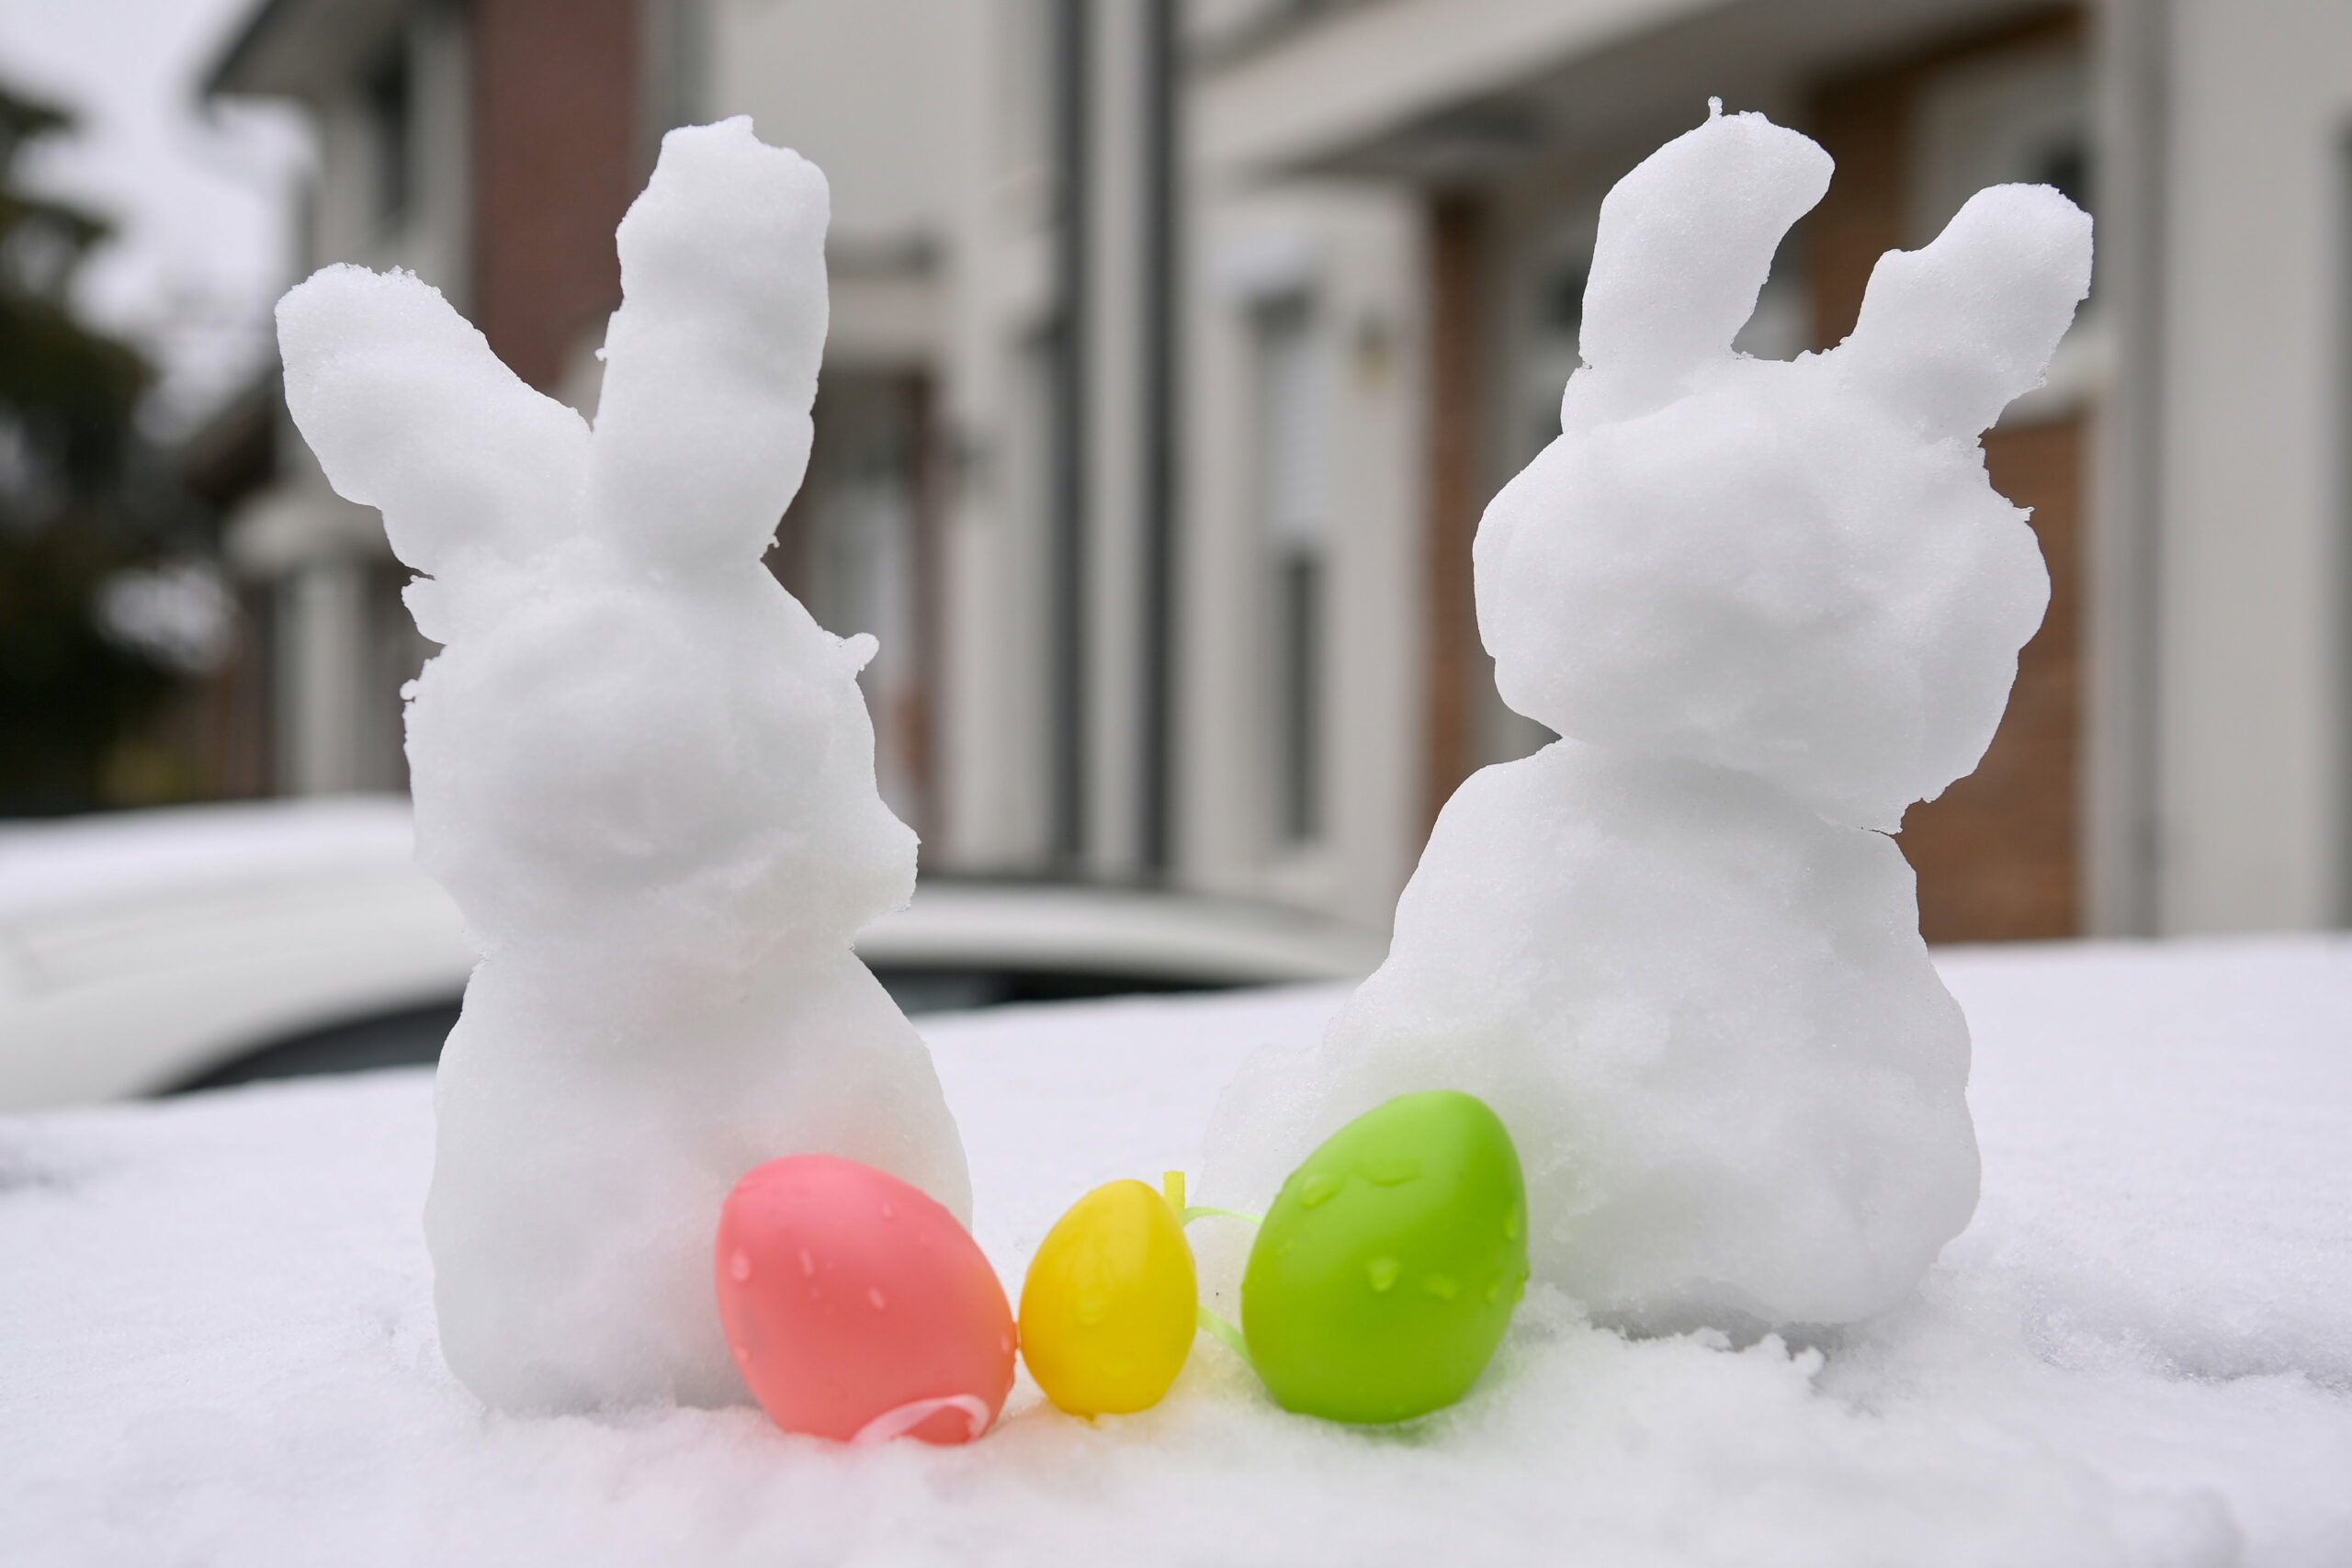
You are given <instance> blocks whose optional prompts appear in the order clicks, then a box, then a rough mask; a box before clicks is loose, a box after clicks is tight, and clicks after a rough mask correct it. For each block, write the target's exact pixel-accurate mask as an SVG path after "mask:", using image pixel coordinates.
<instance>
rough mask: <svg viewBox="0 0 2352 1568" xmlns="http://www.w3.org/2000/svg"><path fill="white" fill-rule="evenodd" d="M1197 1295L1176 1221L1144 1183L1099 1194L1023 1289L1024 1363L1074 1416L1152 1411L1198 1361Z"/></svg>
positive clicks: (1061, 1228) (1051, 1242)
mask: <svg viewBox="0 0 2352 1568" xmlns="http://www.w3.org/2000/svg"><path fill="white" fill-rule="evenodd" d="M1199 1312H1200V1286H1199V1280H1198V1278H1197V1276H1196V1275H1195V1273H1194V1270H1193V1249H1192V1247H1191V1245H1190V1244H1189V1243H1187V1242H1186V1241H1185V1239H1184V1231H1183V1227H1182V1225H1181V1224H1178V1223H1177V1218H1176V1213H1175V1211H1174V1210H1173V1209H1171V1208H1170V1207H1169V1205H1168V1201H1167V1200H1166V1199H1165V1198H1163V1197H1161V1196H1160V1194H1159V1193H1158V1192H1156V1191H1154V1190H1152V1189H1151V1188H1149V1187H1148V1186H1146V1185H1144V1183H1142V1182H1140V1181H1114V1182H1111V1183H1110V1184H1109V1185H1107V1186H1103V1187H1098V1188H1096V1189H1095V1190H1093V1191H1091V1192H1090V1193H1088V1194H1087V1195H1086V1196H1085V1197H1083V1198H1081V1199H1080V1200H1079V1201H1077V1202H1076V1203H1075V1204H1073V1205H1071V1207H1070V1211H1069V1213H1066V1214H1064V1215H1063V1216H1062V1217H1061V1218H1060V1219H1059V1220H1058V1221H1057V1222H1055V1224H1054V1228H1053V1229H1052V1230H1051V1231H1048V1232H1047V1233H1046V1239H1045V1241H1044V1242H1043V1243H1042V1244H1041V1245H1040V1246H1039V1247H1038V1248H1037V1256H1036V1258H1035V1259H1034V1260H1033V1261H1032V1262H1031V1263H1030V1265H1029V1276H1028V1279H1027V1280H1026V1281H1025V1282H1024V1283H1023V1286H1022V1289H1021V1354H1022V1357H1023V1359H1025V1360H1026V1361H1027V1362H1028V1363H1029V1371H1030V1372H1031V1374H1032V1375H1033V1376H1035V1378H1036V1380H1037V1386H1038V1387H1039V1388H1041V1389H1043V1390H1044V1391H1045V1393H1046V1398H1048V1399H1050V1400H1052V1401H1053V1402H1054V1403H1055V1404H1057V1405H1058V1406H1059V1407H1061V1408H1062V1409H1064V1410H1067V1411H1069V1413H1070V1414H1071V1415H1073V1416H1104V1415H1124V1414H1127V1413H1129V1412H1133V1411H1137V1410H1145V1409H1148V1408H1149V1407H1151V1406H1152V1405H1154V1404H1159V1401H1160V1399H1161V1398H1162V1397H1163V1396H1164V1395H1166V1393H1168V1389H1169V1385H1170V1384H1171V1383H1173V1382H1175V1381H1176V1374H1177V1373H1179V1372H1181V1371H1183V1370H1184V1361H1185V1359H1186V1358H1187V1357H1188V1356H1190V1355H1191V1353H1192V1348H1193V1330H1194V1328H1195V1326H1196V1324H1197V1322H1198V1318H1199Z"/></svg>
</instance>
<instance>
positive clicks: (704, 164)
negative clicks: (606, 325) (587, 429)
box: [589, 117, 831, 570]
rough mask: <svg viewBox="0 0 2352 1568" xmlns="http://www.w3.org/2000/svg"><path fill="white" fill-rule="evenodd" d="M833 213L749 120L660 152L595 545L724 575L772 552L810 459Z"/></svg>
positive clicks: (602, 413)
mask: <svg viewBox="0 0 2352 1568" xmlns="http://www.w3.org/2000/svg"><path fill="white" fill-rule="evenodd" d="M830 216H831V197H830V196H829V194H828V192H827V189H826V186H825V176H824V175H822V174H820V173H819V172H818V169H817V166H816V165H815V164H811V163H809V161H808V160H807V159H806V158H803V157H801V156H800V155H799V154H798V153H797V152H787V151H786V150H785V149H783V148H781V147H769V146H765V145H763V144H762V142H761V141H760V140H759V139H758V138H757V137H755V136H754V135H752V122H751V121H750V120H749V119H747V118H741V117H738V118H734V119H730V120H725V121H722V122H721V123H719V124H718V125H696V126H686V127H683V128H681V129H679V130H673V131H671V132H670V133H669V134H668V135H667V136H664V137H663V138H662V158H661V162H660V163H659V164H656V165H655V166H654V170H653V177H652V179H651V180H650V181H649V182H648V183H647V185H646V187H645V193H644V194H643V195H642V196H639V197H638V198H637V201H636V203H635V205H633V206H631V207H630V208H629V209H628V217H626V218H624V219H622V220H621V226H620V233H619V236H618V239H619V243H620V257H621V308H620V309H619V310H616V311H615V312H614V313H613V320H612V325H611V327H610V329H609V330H608V331H607V332H606V333H605V386H604V392H603V396H602V398H601V399H600V400H599V401H598V403H597V405H596V439H595V451H594V457H592V458H591V462H592V463H593V465H594V468H593V470H592V472H593V477H592V479H591V480H590V483H589V515H590V526H591V527H592V528H594V530H595V532H596V534H597V536H599V537H600V538H602V539H603V540H604V541H605V543H606V544H608V545H610V546H612V547H614V548H616V550H618V551H620V552H621V553H623V554H624V555H627V556H631V557H634V558H637V559H638V560H639V561H643V562H646V563H648V564H650V565H653V566H656V567H659V568H662V569H666V570H678V569H686V570H693V569H696V568H708V567H722V568H729V569H731V568H732V567H734V566H736V565H740V564H741V563H742V562H744V561H752V560H757V559H758V558H760V557H761V555H762V554H763V553H764V552H765V551H766V549H767V547H768V546H769V544H770V543H771V542H772V541H773V540H774V539H775V530H776V525H777V524H778V523H779V522H781V521H782V520H783V517H784V509H785V507H786V505H788V504H789V503H790V502H791V500H792V496H793V492H794V491H797V490H798V489H799V488H800V479H801V474H802V472H803V470H805V469H806V468H807V467H808V464H809V442H810V438H811V434H812V429H811V426H810V423H809V408H810V405H811V404H812V403H813V402H814V400H815V399H816V396H817V362H818V360H819V358H820V356H821V355H823V353H824V347H825V325H826V302H825V226H826V223H827V221H828V220H829V218H830ZM685 453H691V454H693V456H694V460H693V461H692V462H690V463H682V462H680V461H679V458H680V456H681V454H685Z"/></svg>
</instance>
